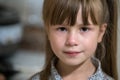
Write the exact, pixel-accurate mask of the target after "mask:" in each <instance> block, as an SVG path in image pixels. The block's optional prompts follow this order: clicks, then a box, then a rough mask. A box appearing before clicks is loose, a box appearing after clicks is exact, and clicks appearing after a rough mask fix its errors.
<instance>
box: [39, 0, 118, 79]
mask: <svg viewBox="0 0 120 80" xmlns="http://www.w3.org/2000/svg"><path fill="white" fill-rule="evenodd" d="M80 7H81V8H82V20H83V24H85V25H87V24H89V22H88V17H89V16H90V17H91V20H92V22H93V24H95V25H102V24H104V23H107V29H106V32H105V34H104V36H103V40H102V42H101V43H98V46H97V49H96V53H95V56H96V57H97V58H98V59H100V60H101V64H102V69H103V71H104V72H105V73H107V74H108V75H110V76H111V77H113V78H114V79H115V80H118V75H117V64H116V63H117V62H116V55H117V0H44V4H43V20H44V24H45V29H46V31H48V28H49V27H50V26H51V25H56V24H62V23H63V22H64V21H65V20H66V19H67V23H68V24H69V25H71V26H72V25H74V24H75V22H76V18H77V13H78V10H79V8H80ZM46 33H47V32H46ZM54 57H55V54H54V52H53V51H52V49H51V46H50V42H49V40H48V36H47V35H46V62H45V66H44V69H43V71H42V72H41V74H40V75H41V77H40V78H41V79H40V80H48V78H49V76H50V70H51V60H52V59H53V58H54Z"/></svg>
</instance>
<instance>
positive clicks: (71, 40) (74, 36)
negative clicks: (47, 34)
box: [66, 33, 79, 46]
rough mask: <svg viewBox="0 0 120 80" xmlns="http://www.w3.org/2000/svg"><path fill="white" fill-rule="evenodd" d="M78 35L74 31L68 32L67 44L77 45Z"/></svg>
mask: <svg viewBox="0 0 120 80" xmlns="http://www.w3.org/2000/svg"><path fill="white" fill-rule="evenodd" d="M78 43H79V42H78V36H77V34H75V33H69V34H68V36H67V39H66V45H67V46H77V45H78Z"/></svg>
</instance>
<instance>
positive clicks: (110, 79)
mask: <svg viewBox="0 0 120 80" xmlns="http://www.w3.org/2000/svg"><path fill="white" fill-rule="evenodd" d="M103 79H104V80H114V79H113V78H112V77H110V76H109V75H107V74H106V73H104V72H103Z"/></svg>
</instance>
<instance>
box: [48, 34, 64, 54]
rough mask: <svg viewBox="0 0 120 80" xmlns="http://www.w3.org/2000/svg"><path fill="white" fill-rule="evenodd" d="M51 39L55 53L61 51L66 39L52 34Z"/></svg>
mask: <svg viewBox="0 0 120 80" xmlns="http://www.w3.org/2000/svg"><path fill="white" fill-rule="evenodd" d="M49 41H50V45H51V48H52V50H53V52H54V53H56V52H59V51H60V50H62V48H63V47H64V40H63V39H62V38H61V37H59V36H56V35H51V36H49Z"/></svg>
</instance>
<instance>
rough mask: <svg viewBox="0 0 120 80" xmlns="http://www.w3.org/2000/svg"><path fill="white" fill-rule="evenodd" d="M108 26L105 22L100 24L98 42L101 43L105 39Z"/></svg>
mask: <svg viewBox="0 0 120 80" xmlns="http://www.w3.org/2000/svg"><path fill="white" fill-rule="evenodd" d="M106 28H107V24H106V23H104V24H102V25H101V26H100V29H99V35H98V43H100V42H101V41H102V39H103V36H104V34H105V31H106Z"/></svg>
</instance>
